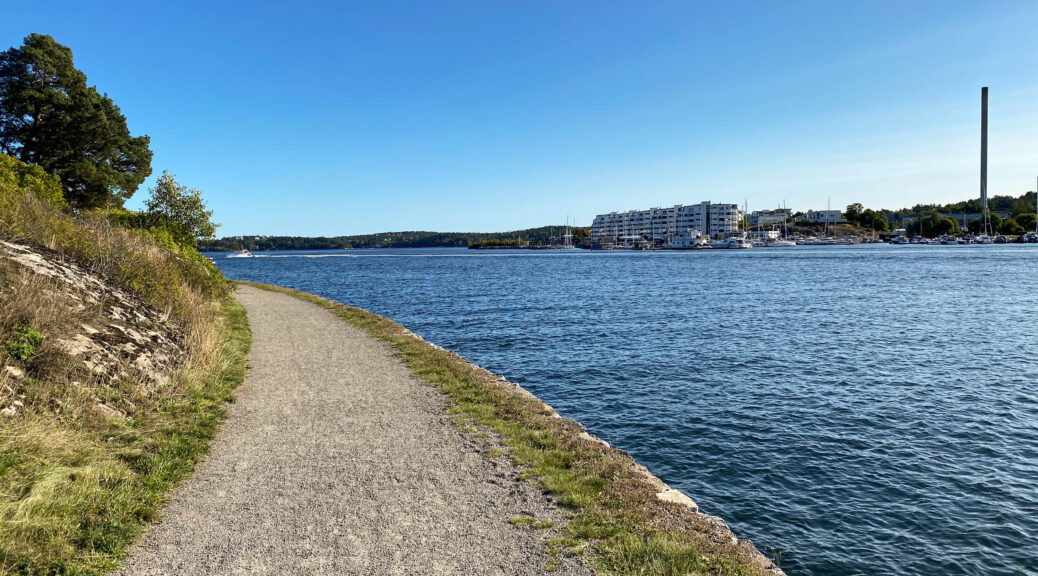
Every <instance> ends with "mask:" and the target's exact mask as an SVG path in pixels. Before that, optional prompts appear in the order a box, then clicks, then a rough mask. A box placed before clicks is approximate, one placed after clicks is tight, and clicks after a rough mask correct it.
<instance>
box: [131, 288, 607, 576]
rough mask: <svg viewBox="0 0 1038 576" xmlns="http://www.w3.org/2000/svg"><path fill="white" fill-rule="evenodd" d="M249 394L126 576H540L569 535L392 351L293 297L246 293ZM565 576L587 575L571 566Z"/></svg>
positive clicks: (242, 295)
mask: <svg viewBox="0 0 1038 576" xmlns="http://www.w3.org/2000/svg"><path fill="white" fill-rule="evenodd" d="M238 299H239V300H240V301H241V302H242V304H244V305H245V308H246V309H247V311H248V314H249V322H250V324H251V326H252V332H253V347H252V355H251V357H250V360H249V371H248V373H247V376H246V380H245V384H244V385H243V386H242V387H241V388H240V389H239V390H238V394H237V402H236V403H235V404H232V405H231V406H230V416H229V418H228V420H227V421H226V422H225V423H224V425H223V426H222V427H221V429H220V433H219V434H218V436H217V438H216V440H215V441H214V443H213V446H212V452H211V454H210V456H209V458H208V459H207V460H206V461H205V462H204V463H203V464H202V465H200V466H199V467H198V470H197V471H196V473H195V475H194V476H193V477H192V478H191V479H190V480H189V481H188V482H186V483H185V484H184V485H183V486H181V487H180V488H178V489H177V490H176V491H175V492H174V495H173V499H172V502H171V503H170V505H169V507H168V509H167V510H166V513H165V517H164V519H163V520H161V521H160V522H159V523H158V524H156V525H155V526H153V527H151V529H150V530H149V532H148V534H147V536H146V537H145V538H144V539H143V541H142V542H140V543H139V544H138V545H137V546H136V547H135V548H134V550H133V551H132V553H131V557H130V558H129V559H128V560H127V562H126V566H125V568H124V570H123V571H122V574H127V575H137V574H509V575H511V574H540V573H542V571H543V568H544V566H545V565H546V563H547V561H548V557H547V556H546V554H545V551H544V550H545V541H546V540H547V538H549V537H550V536H551V534H550V533H551V530H542V531H537V530H534V529H532V528H529V527H527V528H516V527H514V526H512V525H511V524H509V522H508V520H509V519H510V518H513V517H515V516H518V515H530V516H535V517H537V518H539V519H556V520H561V519H562V516H561V513H560V512H559V511H558V509H557V508H555V507H554V506H552V505H551V504H550V502H548V501H547V500H546V498H545V497H544V496H543V495H542V494H541V493H540V492H539V491H538V490H536V489H534V488H533V487H532V486H530V485H529V484H524V483H521V482H519V481H517V480H516V479H515V474H516V473H517V470H516V469H515V468H514V466H513V465H512V464H511V463H510V462H508V460H507V458H496V459H491V458H487V457H486V456H484V455H483V454H484V452H485V451H486V450H487V449H488V448H489V447H490V444H489V442H490V441H489V440H486V439H479V438H475V437H473V436H472V435H465V434H462V433H461V432H460V431H459V430H458V429H457V427H456V426H455V425H454V424H453V422H452V421H451V419H450V417H449V416H447V414H446V402H445V400H444V398H443V396H442V394H441V393H440V392H438V391H437V390H435V389H433V388H430V387H427V386H424V385H422V384H420V383H419V382H418V381H416V380H415V379H414V378H413V377H412V376H411V374H410V371H409V370H408V369H407V368H406V367H405V366H404V365H403V364H402V363H401V362H400V361H399V360H398V359H396V358H395V357H394V356H393V354H392V352H391V351H390V348H389V346H388V344H386V343H383V342H380V341H377V340H375V339H373V338H371V337H370V336H369V335H368V334H367V333H365V332H363V331H361V330H360V329H358V328H355V327H353V326H352V325H350V324H347V323H346V322H344V321H342V320H340V319H339V318H337V317H335V316H333V315H332V314H331V313H330V312H328V311H326V310H324V309H322V308H319V307H317V306H315V305H313V304H310V303H308V302H303V301H301V300H298V299H296V298H293V297H291V296H288V295H285V294H279V293H274V292H267V291H264V290H259V289H256V288H251V287H247V286H243V287H241V288H240V289H239V291H238ZM556 574H590V571H589V570H588V569H587V568H586V567H583V566H581V565H580V564H579V563H578V562H577V561H575V560H573V559H565V560H564V561H563V563H562V566H561V567H560V568H559V571H558V572H556Z"/></svg>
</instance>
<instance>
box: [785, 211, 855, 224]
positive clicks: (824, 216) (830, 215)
mask: <svg viewBox="0 0 1038 576" xmlns="http://www.w3.org/2000/svg"><path fill="white" fill-rule="evenodd" d="M846 221H847V220H845V219H844V218H843V212H840V211H839V210H808V211H807V213H806V214H801V215H800V216H797V222H810V223H813V224H821V223H823V222H828V223H830V224H838V223H840V222H846Z"/></svg>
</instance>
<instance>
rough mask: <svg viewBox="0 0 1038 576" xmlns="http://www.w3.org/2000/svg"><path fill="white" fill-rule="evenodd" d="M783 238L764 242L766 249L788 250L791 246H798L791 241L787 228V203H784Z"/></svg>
mask: <svg viewBox="0 0 1038 576" xmlns="http://www.w3.org/2000/svg"><path fill="white" fill-rule="evenodd" d="M782 215H783V218H782V238H776V239H774V240H767V241H765V242H764V246H765V247H766V248H788V247H790V246H796V245H797V243H796V242H794V241H792V240H790V239H789V231H788V228H786V225H787V223H786V220H787V216H786V203H785V202H782Z"/></svg>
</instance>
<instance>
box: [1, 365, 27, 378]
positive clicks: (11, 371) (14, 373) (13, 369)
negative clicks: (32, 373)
mask: <svg viewBox="0 0 1038 576" xmlns="http://www.w3.org/2000/svg"><path fill="white" fill-rule="evenodd" d="M4 372H6V373H7V375H8V376H10V377H11V378H18V379H22V378H25V370H22V369H21V368H19V367H17V366H11V365H10V364H8V365H7V366H4Z"/></svg>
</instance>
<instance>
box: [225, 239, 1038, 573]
mask: <svg viewBox="0 0 1038 576" xmlns="http://www.w3.org/2000/svg"><path fill="white" fill-rule="evenodd" d="M212 256H214V257H215V258H216V262H217V264H218V265H219V266H220V267H221V268H222V269H223V270H224V271H225V272H226V273H227V274H228V275H229V276H230V277H232V278H238V279H248V280H256V281H260V282H269V283H274V284H281V285H284V286H291V287H294V288H298V289H301V290H305V291H308V292H313V293H316V294H320V295H322V296H326V297H328V298H332V299H335V300H338V301H341V302H345V303H348V304H353V305H357V306H360V307H363V308H366V309H368V310H372V311H374V312H377V313H379V314H382V315H385V316H388V317H390V318H392V319H394V320H396V321H397V322H399V323H401V324H403V325H404V326H407V327H408V328H410V329H412V330H414V331H415V332H417V333H419V334H421V335H422V336H423V337H425V338H427V339H428V340H430V341H432V342H435V343H437V344H439V345H441V346H444V347H446V348H449V349H452V350H454V351H456V352H458V353H460V354H462V355H463V356H465V357H467V358H468V359H470V360H472V361H473V362H475V363H477V364H479V365H481V366H484V367H486V368H488V369H490V370H492V371H494V372H497V373H499V374H502V375H504V376H506V377H508V378H509V379H510V380H513V381H516V382H519V383H521V384H522V385H523V386H525V387H526V388H528V389H529V390H530V391H532V392H533V393H535V394H537V395H538V396H539V397H540V398H542V399H543V400H545V401H546V402H548V403H549V404H551V405H552V406H554V407H555V408H556V409H557V410H558V411H559V412H560V413H562V414H563V415H565V416H568V417H572V418H575V419H577V420H580V421H581V422H582V423H584V424H585V425H586V426H587V427H588V428H589V429H590V430H591V432H592V433H594V434H596V435H598V436H601V437H602V438H604V439H606V440H608V441H609V442H610V443H611V444H613V445H616V446H619V447H621V448H623V449H625V450H628V451H629V452H631V453H632V454H633V455H634V456H635V457H636V458H637V459H638V460H639V461H640V462H642V463H643V464H645V465H647V466H648V467H649V468H650V469H651V470H652V471H653V472H655V473H656V474H657V475H659V476H660V477H662V478H663V479H664V480H665V481H666V482H667V483H669V484H671V485H672V486H676V487H678V488H680V489H681V490H683V491H685V492H686V493H688V494H689V495H691V496H692V497H693V498H694V499H695V500H696V501H697V502H698V503H699V505H700V507H701V508H702V509H703V510H704V511H705V512H708V513H711V514H716V515H719V516H721V517H723V518H725V519H726V520H727V521H728V522H729V523H730V524H731V525H732V528H733V529H734V530H735V532H736V534H738V535H739V536H741V537H748V538H751V539H752V540H753V541H754V542H755V543H756V544H757V545H758V546H760V547H761V548H763V549H774V550H773V551H772V553H773V554H777V555H778V556H779V558H780V563H781V565H782V566H783V568H784V569H785V570H786V571H787V572H788V573H789V574H790V575H791V576H792V575H819V576H822V575H824V576H839V575H856V574H863V575H864V574H868V575H875V574H898V575H947V574H985V575H998V574H1026V575H1036V574H1038V386H1036V382H1038V330H1036V329H1035V325H1036V322H1038V293H1036V291H1035V283H1034V282H1035V277H1036V272H1038V246H1029V245H1005V246H947V247H945V246H887V245H872V246H849V247H844V246H837V247H797V248H782V249H770V250H769V249H755V250H744V251H697V252H656V253H631V252H612V253H607V252H583V251H567V252H554V253H546V252H530V251H520V252H500V251H481V252H477V251H467V250H463V249H462V250H456V249H432V250H410V251H406V250H381V251H374V250H366V251H352V252H351V251H336V252H317V253H308V254H301V253H283V252H282V253H270V254H268V255H267V256H268V257H258V258H226V257H225V256H226V255H224V254H213V255H212Z"/></svg>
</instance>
